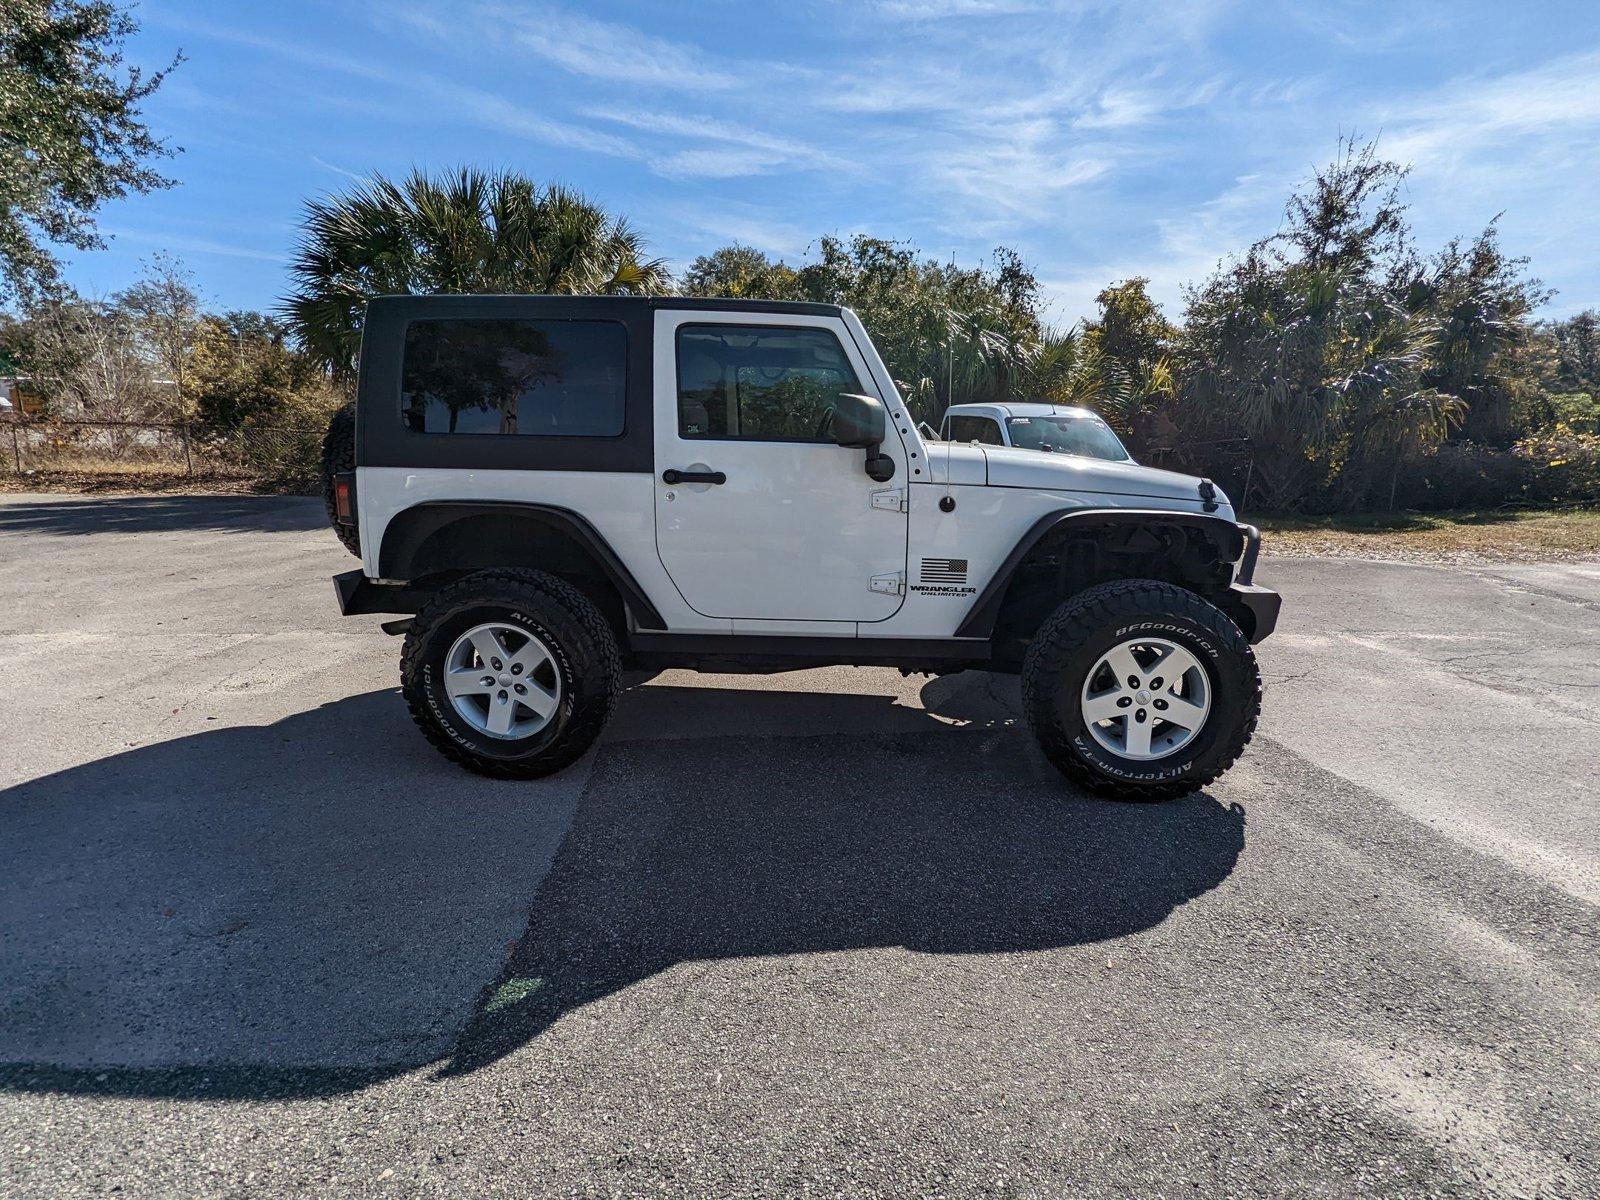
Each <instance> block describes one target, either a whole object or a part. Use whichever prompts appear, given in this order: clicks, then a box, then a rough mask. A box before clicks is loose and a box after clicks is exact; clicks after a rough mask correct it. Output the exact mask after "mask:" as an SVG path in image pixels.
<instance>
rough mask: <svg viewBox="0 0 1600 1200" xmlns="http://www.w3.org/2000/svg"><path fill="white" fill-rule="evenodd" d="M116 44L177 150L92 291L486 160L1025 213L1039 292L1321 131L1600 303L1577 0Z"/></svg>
mask: <svg viewBox="0 0 1600 1200" xmlns="http://www.w3.org/2000/svg"><path fill="white" fill-rule="evenodd" d="M137 15H138V17H139V19H140V20H141V21H142V23H143V26H144V29H143V32H142V33H141V34H140V35H139V37H138V38H137V39H136V40H135V42H134V43H133V45H132V47H131V55H132V57H133V58H134V60H135V61H139V62H143V63H146V64H149V65H156V64H157V62H158V61H159V60H163V59H165V58H166V57H169V56H170V55H171V54H172V52H174V51H175V50H177V49H179V48H181V49H182V50H183V52H184V53H185V54H186V55H187V56H188V60H189V61H188V62H186V63H185V64H184V65H183V66H182V67H180V68H179V70H178V71H177V72H175V73H174V74H173V76H172V78H171V79H170V81H169V82H168V83H167V85H166V86H165V87H164V88H163V89H162V90H161V92H160V93H159V94H158V96H157V97H156V98H154V99H153V100H152V101H151V102H150V104H149V106H148V116H149V119H150V121H151V123H152V125H153V127H154V128H155V130H156V131H157V132H158V133H159V134H160V135H162V136H163V137H166V138H167V139H169V140H170V141H171V143H172V144H174V145H176V146H181V147H183V150H184V152H183V153H182V154H181V155H180V156H179V157H178V158H177V159H176V160H175V161H173V162H172V163H171V164H170V167H169V173H170V174H172V175H174V176H175V177H176V178H177V179H178V180H179V181H180V184H179V186H178V187H176V188H173V189H172V190H170V191H165V192H159V193H156V194H153V195H150V196H145V197H136V198H133V199H129V200H126V201H120V202H117V203H115V204H113V205H111V206H109V207H108V208H106V209H105V210H104V212H103V215H102V218H101V224H102V228H103V230H104V231H105V232H106V233H107V234H109V235H111V236H112V238H113V243H112V247H111V248H110V249H109V250H105V251H97V252H93V253H89V254H77V255H72V256H70V258H69V261H70V263H71V269H70V277H71V279H72V281H73V282H74V283H75V284H76V285H77V286H78V287H79V288H80V289H83V290H86V291H96V292H104V291H110V290H114V289H116V288H119V287H122V286H124V285H126V284H127V283H128V282H129V281H130V280H131V279H132V278H133V276H134V275H135V273H136V272H137V270H138V267H139V261H140V259H142V258H145V257H147V256H149V255H150V254H151V253H152V252H155V251H158V250H166V251H170V252H171V253H173V254H175V255H177V256H178V257H180V258H181V259H183V260H184V261H185V262H186V263H187V264H188V265H189V266H190V268H191V269H192V270H193V271H194V273H195V276H196V279H197V282H198V283H199V285H200V287H201V289H202V291H203V292H204V293H205V294H206V296H207V297H208V299H209V300H211V301H212V302H213V303H215V304H217V305H219V306H222V307H230V308H231V307H253V308H268V307H271V306H272V305H273V304H275V303H276V301H277V298H278V297H279V296H281V295H282V293H283V291H284V289H285V286H286V264H287V260H288V257H289V254H290V251H291V248H292V246H293V244H294V239H295V231H296V222H297V220H298V217H299V212H300V208H301V205H302V203H303V201H304V199H305V198H306V197H308V196H311V195H315V194H319V193H324V192H329V191H337V190H340V189H342V188H344V187H348V186H350V184H351V182H352V180H354V179H356V178H358V177H360V176H363V175H366V174H368V173H371V172H385V173H401V172H404V171H406V170H408V169H410V168H411V167H413V166H419V167H424V168H440V167H448V166H454V165H460V164H468V163H470V164H477V165H484V166H499V167H507V168H513V169H516V170H519V171H523V172H526V173H528V174H531V175H533V176H535V177H537V178H541V179H547V180H560V181H562V182H565V183H568V184H571V185H574V186H577V187H578V188H580V189H582V190H583V191H585V192H587V193H588V194H590V195H591V196H592V197H594V198H595V199H597V200H599V201H601V202H602V203H604V204H605V205H607V206H608V207H610V208H612V209H613V210H615V211H619V212H622V213H625V214H627V215H628V216H629V217H630V218H631V219H632V220H633V222H634V223H635V224H636V225H637V226H638V227H639V228H640V229H641V230H642V231H643V233H644V234H645V235H646V237H647V238H648V240H649V243H650V246H651V249H652V251H653V252H654V253H656V254H659V255H662V256H664V257H665V258H666V259H667V260H668V261H669V262H670V263H671V264H672V265H673V266H674V267H675V268H681V267H682V266H684V265H686V264H687V263H688V262H689V261H690V260H691V259H692V258H693V257H694V256H695V255H696V254H697V253H700V252H703V251H705V250H709V249H713V248H715V247H717V246H720V245H724V244H727V243H729V242H733V241H738V242H743V243H747V244H750V245H754V246H758V247H760V248H761V249H763V250H767V251H769V252H772V253H775V254H781V255H784V256H787V257H788V258H789V259H790V260H791V261H796V260H799V259H801V258H803V257H804V256H805V255H806V251H807V247H808V246H811V245H814V243H815V240H816V238H817V237H819V236H820V235H823V234H828V233H835V234H841V235H848V234H850V233H854V232H870V233H873V234H876V235H879V236H885V237H893V238H898V239H906V240H909V241H911V242H913V243H915V244H916V245H917V246H919V247H920V248H921V249H923V250H924V251H926V252H928V253H931V254H935V255H938V256H940V257H947V256H952V255H953V256H954V257H955V258H956V259H957V260H959V261H961V262H964V263H967V262H975V261H978V260H980V259H982V258H984V257H985V256H986V255H987V254H988V252H989V251H990V250H991V249H992V247H994V246H995V245H997V244H1003V245H1008V246H1012V247H1015V248H1016V249H1017V250H1019V251H1020V252H1021V254H1022V255H1023V257H1024V259H1025V260H1026V261H1027V262H1029V263H1030V264H1031V265H1032V266H1033V267H1034V268H1035V270H1036V271H1037V272H1038V274H1039V276H1040V278H1041V279H1042V280H1043V281H1044V282H1045V285H1046V290H1047V294H1048V297H1049V300H1050V303H1051V306H1052V310H1053V313H1054V315H1055V316H1056V317H1057V318H1058V319H1060V320H1062V321H1071V320H1074V319H1076V318H1078V317H1080V316H1083V315H1086V314H1087V313H1089V312H1090V311H1092V306H1093V297H1094V294H1095V292H1096V291H1098V290H1099V289H1100V288H1101V287H1102V286H1103V285H1104V284H1105V283H1107V282H1109V281H1111V280H1114V279H1120V278H1126V277H1128V276H1131V275H1136V274H1137V275H1146V276H1149V277H1150V278H1151V279H1152V281H1153V288H1152V290H1153V291H1154V293H1155V295H1156V296H1157V298H1158V299H1160V300H1161V301H1163V302H1164V303H1165V305H1166V306H1167V309H1168V311H1169V313H1171V314H1172V315H1177V314H1178V312H1179V311H1180V308H1181V285H1182V284H1183V283H1184V282H1187V281H1191V280H1196V279H1199V278H1201V277H1203V276H1204V275H1205V274H1206V273H1208V272H1209V271H1210V270H1211V269H1212V268H1213V267H1214V266H1215V265H1216V263H1217V261H1218V260H1219V259H1220V258H1222V257H1224V256H1226V255H1228V254H1230V253H1232V252H1234V251H1237V250H1239V249H1241V248H1242V247H1244V246H1245V245H1247V244H1248V243H1249V242H1250V241H1252V240H1254V239H1256V238H1258V237H1261V236H1263V235H1265V234H1268V233H1271V232H1272V231H1273V230H1274V229H1275V228H1276V227H1277V223H1278V220H1279V217H1280V215H1281V212H1282V207H1283V202H1284V199H1285V197H1286V196H1287V194H1288V192H1289V190H1290V189H1291V188H1292V187H1293V186H1294V185H1295V184H1296V183H1298V182H1301V181H1302V180H1304V179H1305V178H1306V177H1307V176H1308V175H1309V173H1310V172H1311V171H1312V169H1313V168H1314V167H1315V166H1317V165H1318V164H1319V163H1321V162H1324V161H1326V160H1327V159H1329V158H1330V157H1332V155H1333V153H1334V151H1335V148H1336V145H1337V140H1338V138H1339V136H1340V135H1341V134H1348V133H1350V132H1352V131H1354V132H1357V133H1359V134H1362V135H1366V136H1377V137H1378V138H1379V142H1380V147H1381V149H1382V150H1383V151H1384V152H1385V153H1386V154H1387V155H1388V156H1390V157H1393V158H1397V159H1400V160H1402V161H1407V162H1410V163H1412V164H1413V168H1414V170H1413V173H1412V176H1411V179H1410V181H1409V184H1408V188H1407V194H1408V199H1409V201H1410V203H1411V205H1412V219H1413V223H1414V225H1415V227H1416V231H1417V233H1418V235H1419V236H1420V238H1421V239H1422V241H1423V242H1424V244H1425V245H1430V246H1431V245H1435V244H1437V243H1439V242H1442V241H1443V240H1444V239H1446V238H1447V237H1449V236H1451V235H1453V234H1457V233H1472V232H1475V231H1476V230H1477V229H1479V228H1481V227H1482V226H1483V225H1484V224H1485V223H1486V222H1487V221H1489V220H1490V219H1491V218H1493V217H1494V216H1495V215H1496V214H1497V213H1502V212H1503V214H1504V215H1503V216H1502V217H1501V228H1502V231H1503V235H1504V240H1505V243H1506V246H1507V248H1508V249H1509V250H1510V251H1512V252H1514V253H1517V254H1525V255H1528V256H1529V257H1531V258H1532V260H1533V270H1534V272H1535V273H1536V274H1537V275H1539V276H1540V277H1542V278H1543V279H1544V280H1545V281H1546V282H1547V283H1548V284H1549V285H1550V286H1552V287H1554V288H1556V289H1558V290H1559V295H1558V296H1557V297H1556V299H1555V300H1554V301H1553V302H1552V304H1551V305H1550V306H1549V308H1548V310H1547V311H1548V312H1549V313H1551V314H1552V315H1561V314H1566V313H1570V312H1574V311H1577V310H1578V309H1581V308H1586V307H1592V306H1595V305H1596V304H1600V216H1597V208H1600V205H1597V190H1600V189H1597V185H1600V20H1597V19H1596V8H1595V5H1594V3H1593V2H1592V0H1583V2H1575V3H1539V2H1537V0H1533V2H1531V3H1530V2H1523V3H1506V2H1505V0H1498V2H1495V3H1488V2H1483V0H1447V2H1437V3H1436V2H1434V0H1424V2H1415V3H1402V2H1400V0H1395V2H1391V3H1355V2H1353V0H1306V2H1304V3H1289V2H1277V0H1161V2H1158V3H1148V4H1145V3H1137V4H1135V3H1129V4H1111V3H1096V2H1093V0H1071V2H1065V0H1063V2H1053V0H929V2H927V3H918V2H914V0H853V2H851V3H839V2H835V0H788V2H786V3H781V4H764V3H753V2H750V3H740V2H735V0H694V2H692V3H660V4H643V3H632V4H630V3H621V2H611V0H604V2H599V3H573V2H570V0H568V2H564V3H550V4H547V3H542V2H513V0H484V2H481V3H480V2H470V0H469V2H466V3H446V2H435V3H429V4H424V3H417V2H413V0H378V2H369V0H278V2H276V3H231V2H228V0H212V2H209V3H207V2H204V0H193V2H187V3H186V2H178V0H148V2H146V3H144V4H142V5H140V6H139V7H138V9H137Z"/></svg>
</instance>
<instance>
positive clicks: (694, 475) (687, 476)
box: [661, 467, 728, 483]
mask: <svg viewBox="0 0 1600 1200" xmlns="http://www.w3.org/2000/svg"><path fill="white" fill-rule="evenodd" d="M661 482H662V483H727V482H728V477H727V476H726V475H724V474H723V473H722V472H721V471H680V470H678V468H677V467H668V468H667V469H666V470H665V471H663V472H661Z"/></svg>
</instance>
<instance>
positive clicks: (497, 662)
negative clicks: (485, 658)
mask: <svg viewBox="0 0 1600 1200" xmlns="http://www.w3.org/2000/svg"><path fill="white" fill-rule="evenodd" d="M489 665H490V666H491V667H493V668H494V669H495V670H496V671H498V670H499V669H500V660H499V659H498V658H491V659H490V660H489Z"/></svg>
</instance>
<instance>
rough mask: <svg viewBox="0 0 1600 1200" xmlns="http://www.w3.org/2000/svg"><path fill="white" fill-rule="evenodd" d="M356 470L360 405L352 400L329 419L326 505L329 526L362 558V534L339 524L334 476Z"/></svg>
mask: <svg viewBox="0 0 1600 1200" xmlns="http://www.w3.org/2000/svg"><path fill="white" fill-rule="evenodd" d="M355 469H356V405H355V401H354V400H352V401H351V402H350V403H349V404H346V405H345V406H344V407H343V408H341V409H339V410H338V411H337V412H335V413H334V414H333V416H332V417H330V418H329V419H328V432H327V433H325V434H323V435H322V506H323V507H324V508H326V509H327V510H328V524H329V525H332V526H333V533H334V536H335V537H337V538H338V539H339V540H340V541H341V542H343V543H344V548H345V549H346V550H348V551H350V553H351V554H354V555H355V556H356V557H357V558H360V557H361V535H360V534H359V533H357V532H356V529H355V527H354V526H353V525H341V524H339V511H338V509H337V508H336V507H335V506H334V501H333V477H334V476H335V475H338V474H339V473H340V472H342V471H354V470H355Z"/></svg>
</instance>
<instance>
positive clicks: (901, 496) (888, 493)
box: [872, 488, 906, 512]
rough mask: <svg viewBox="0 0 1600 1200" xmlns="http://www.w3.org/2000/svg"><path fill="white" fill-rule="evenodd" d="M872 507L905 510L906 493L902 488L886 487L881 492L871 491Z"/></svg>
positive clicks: (893, 510) (890, 510) (887, 510)
mask: <svg viewBox="0 0 1600 1200" xmlns="http://www.w3.org/2000/svg"><path fill="white" fill-rule="evenodd" d="M872 507H873V508H881V509H883V510H884V511H885V512H905V511H906V493H905V489H904V488H887V489H885V490H884V491H881V492H873V493H872Z"/></svg>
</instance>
